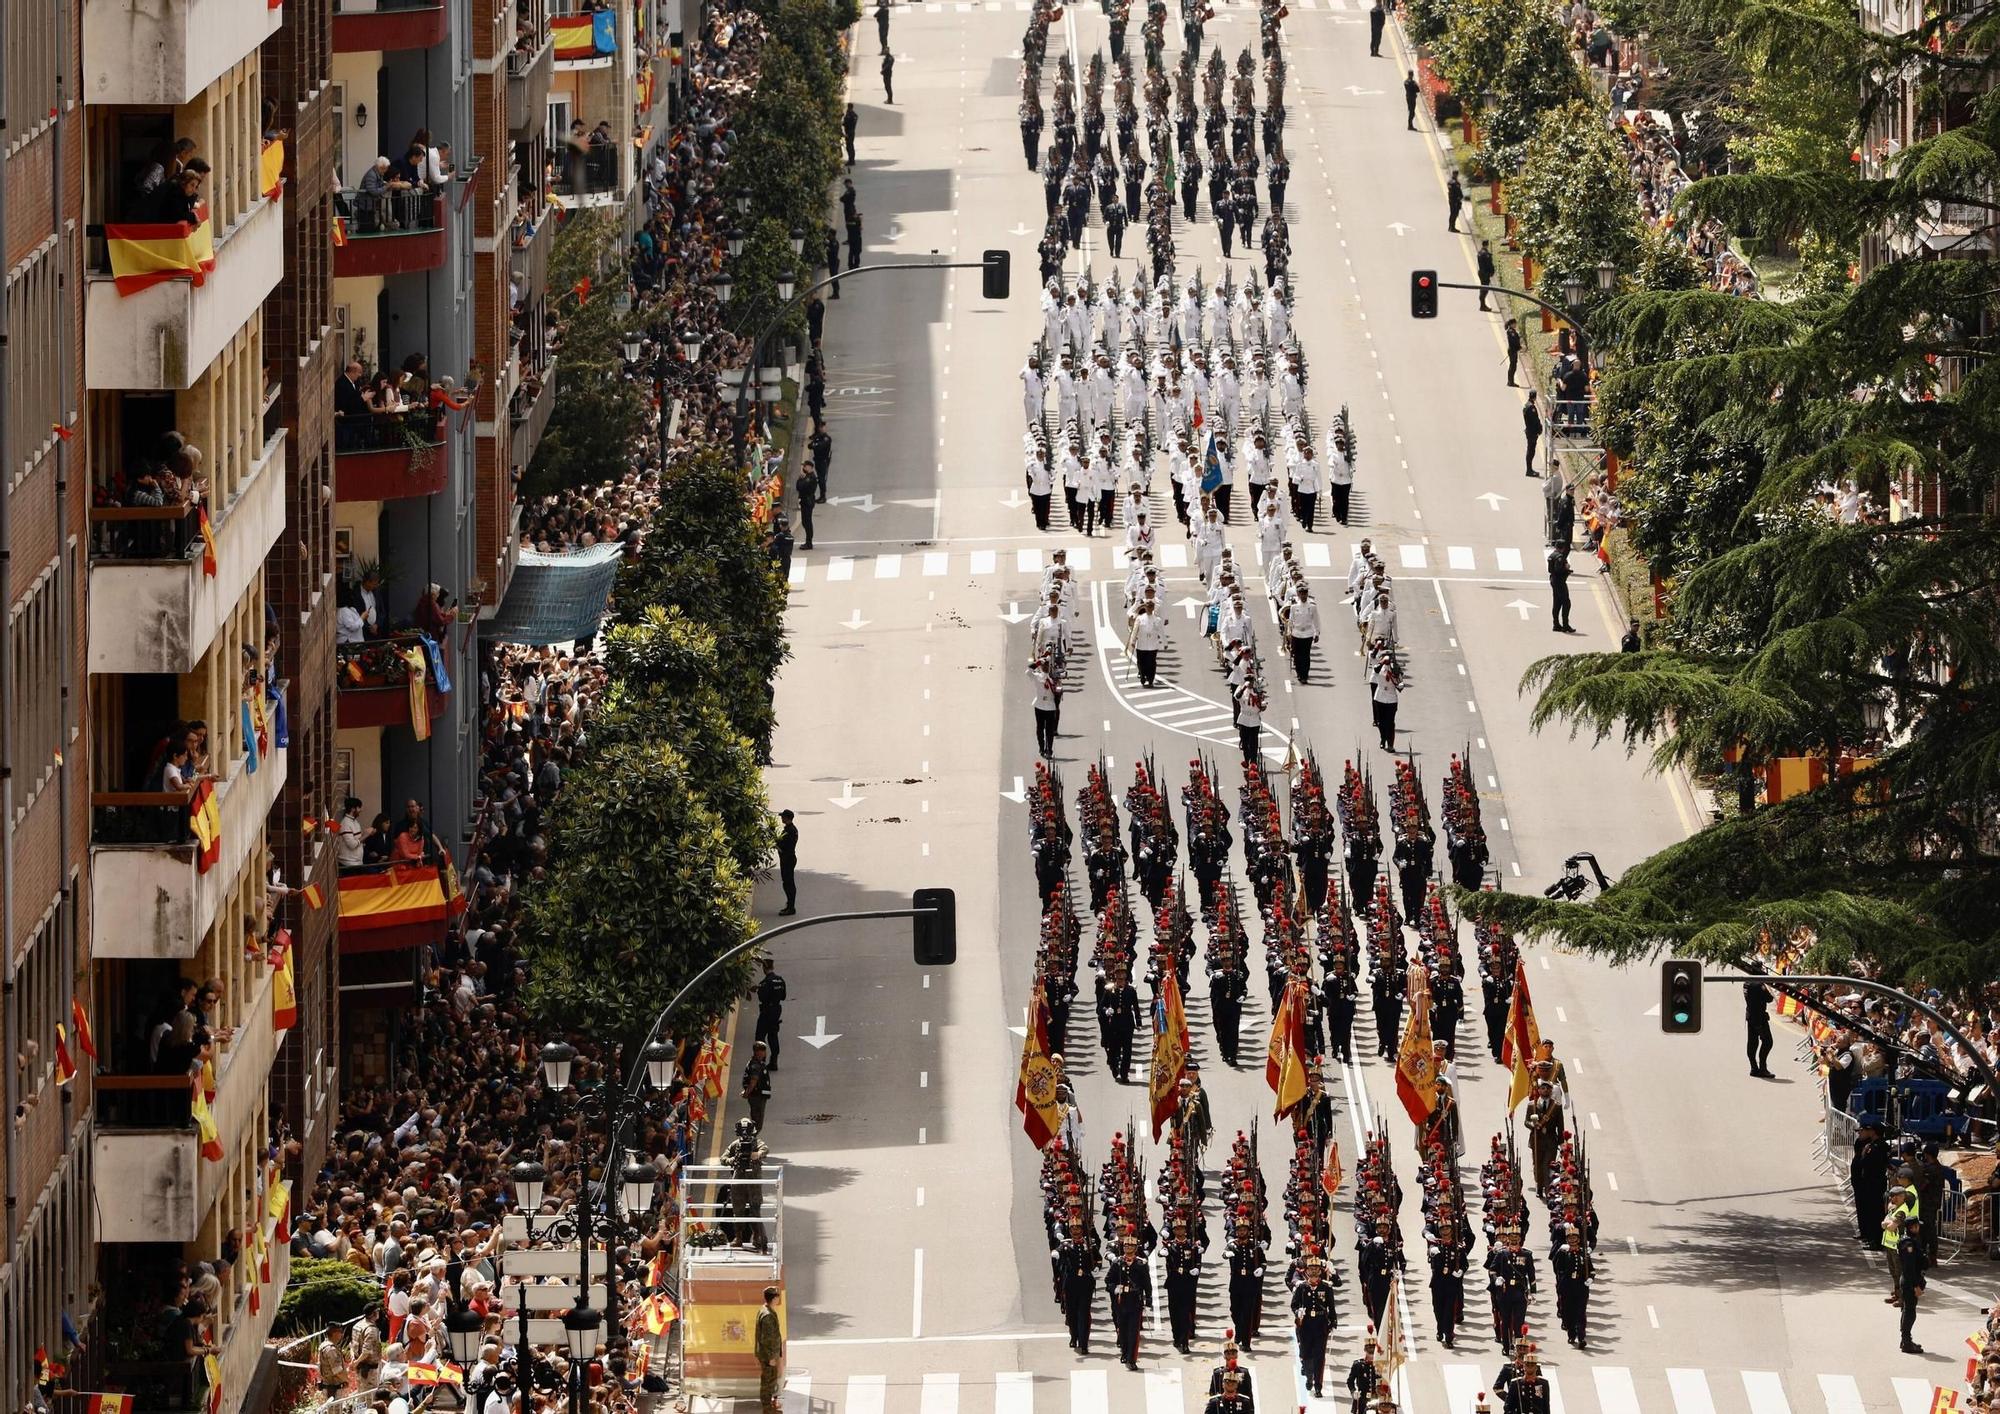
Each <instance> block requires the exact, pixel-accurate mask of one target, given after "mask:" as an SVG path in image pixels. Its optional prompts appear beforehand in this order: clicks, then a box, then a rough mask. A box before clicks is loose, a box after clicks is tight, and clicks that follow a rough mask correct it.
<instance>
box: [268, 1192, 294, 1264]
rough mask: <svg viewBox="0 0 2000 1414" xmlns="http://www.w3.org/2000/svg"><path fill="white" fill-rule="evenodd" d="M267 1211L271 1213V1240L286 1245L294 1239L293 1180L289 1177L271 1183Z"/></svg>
mask: <svg viewBox="0 0 2000 1414" xmlns="http://www.w3.org/2000/svg"><path fill="white" fill-rule="evenodd" d="M265 1211H266V1212H268V1213H269V1214H270V1215H271V1241H273V1242H275V1243H277V1244H278V1245H279V1246H281V1247H282V1246H284V1245H285V1244H286V1243H288V1242H290V1241H291V1240H292V1181H291V1180H290V1179H289V1178H286V1179H280V1180H279V1181H278V1182H276V1183H274V1184H272V1185H271V1196H270V1199H269V1200H268V1201H267V1202H266V1204H265Z"/></svg>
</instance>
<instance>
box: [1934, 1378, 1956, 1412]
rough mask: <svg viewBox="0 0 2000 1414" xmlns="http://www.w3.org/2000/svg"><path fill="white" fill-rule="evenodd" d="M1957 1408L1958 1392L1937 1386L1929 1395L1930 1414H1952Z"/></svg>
mask: <svg viewBox="0 0 2000 1414" xmlns="http://www.w3.org/2000/svg"><path fill="white" fill-rule="evenodd" d="M1957 1408H1958V1391H1957V1390H1955V1389H1946V1388H1944V1386H1942V1385H1939V1386H1938V1387H1937V1388H1936V1389H1935V1390H1934V1391H1932V1393H1931V1414H1952V1411H1953V1410H1955V1409H1957Z"/></svg>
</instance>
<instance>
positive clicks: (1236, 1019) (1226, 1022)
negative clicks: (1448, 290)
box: [1208, 946, 1250, 1065]
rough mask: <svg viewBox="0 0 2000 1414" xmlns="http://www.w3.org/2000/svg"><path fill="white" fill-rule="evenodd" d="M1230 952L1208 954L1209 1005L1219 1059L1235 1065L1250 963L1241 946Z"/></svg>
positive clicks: (1248, 987)
mask: <svg viewBox="0 0 2000 1414" xmlns="http://www.w3.org/2000/svg"><path fill="white" fill-rule="evenodd" d="M1231 952H1232V954H1233V956H1231V957H1230V958H1228V959H1226V960H1218V959H1217V958H1215V957H1214V956H1213V955H1212V954H1211V956H1210V958H1209V962H1208V1009H1209V1015H1210V1016H1211V1017H1212V1018H1213V1019H1214V1022H1215V1043H1216V1045H1217V1046H1218V1047H1219V1048H1220V1049H1221V1051H1222V1059H1223V1060H1224V1061H1225V1062H1226V1063H1228V1064H1229V1065H1235V1064H1236V1052H1237V1038H1238V1034H1239V1032H1240V1030H1241V1028H1242V1024H1243V996H1244V993H1245V992H1247V991H1249V989H1250V964H1249V963H1248V962H1246V961H1245V960H1244V959H1243V950H1242V948H1241V947H1240V946H1238V947H1235V948H1232V949H1231Z"/></svg>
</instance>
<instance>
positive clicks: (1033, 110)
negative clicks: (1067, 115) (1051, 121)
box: [1021, 94, 1043, 172]
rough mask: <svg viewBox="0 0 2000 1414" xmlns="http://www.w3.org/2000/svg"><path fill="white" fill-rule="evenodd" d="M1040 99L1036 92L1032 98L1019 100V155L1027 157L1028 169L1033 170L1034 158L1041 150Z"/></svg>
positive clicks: (1038, 155) (1036, 157) (1037, 156)
mask: <svg viewBox="0 0 2000 1414" xmlns="http://www.w3.org/2000/svg"><path fill="white" fill-rule="evenodd" d="M1042 121H1043V120H1042V100H1041V96H1040V95H1039V94H1037V95H1036V96H1035V97H1033V98H1024V99H1022V100H1021V155H1022V156H1024V157H1026V158H1027V159H1028V170H1029V171H1030V172H1032V171H1034V170H1035V166H1036V160H1037V159H1038V158H1039V157H1040V156H1041V151H1042Z"/></svg>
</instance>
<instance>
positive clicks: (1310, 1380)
mask: <svg viewBox="0 0 2000 1414" xmlns="http://www.w3.org/2000/svg"><path fill="white" fill-rule="evenodd" d="M1334 1319H1335V1318H1334V1311H1333V1288H1332V1287H1331V1286H1329V1285H1328V1284H1327V1281H1326V1273H1325V1263H1324V1262H1323V1261H1321V1259H1320V1257H1319V1256H1318V1254H1317V1253H1315V1254H1313V1255H1311V1256H1309V1257H1308V1258H1307V1259H1306V1279H1305V1280H1304V1281H1302V1282H1300V1283H1299V1284H1298V1285H1297V1286H1295V1287H1293V1288H1292V1325H1293V1326H1294V1327H1295V1328H1296V1329H1297V1331H1298V1336H1299V1372H1300V1374H1301V1375H1302V1376H1303V1378H1304V1379H1305V1384H1306V1388H1307V1389H1308V1390H1310V1391H1312V1396H1313V1398H1314V1399H1318V1398H1320V1396H1321V1395H1322V1394H1323V1393H1324V1391H1323V1390H1322V1389H1321V1386H1322V1385H1323V1384H1324V1383H1325V1382H1326V1338H1327V1336H1329V1335H1330V1334H1332V1332H1333V1325H1334Z"/></svg>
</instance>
